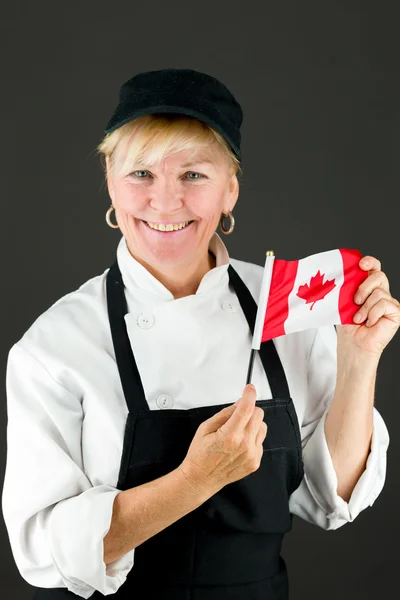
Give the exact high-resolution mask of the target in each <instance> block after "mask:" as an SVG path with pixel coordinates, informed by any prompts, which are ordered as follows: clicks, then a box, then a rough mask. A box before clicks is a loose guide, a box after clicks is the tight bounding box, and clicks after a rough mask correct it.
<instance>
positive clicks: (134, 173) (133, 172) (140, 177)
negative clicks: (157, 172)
mask: <svg viewBox="0 0 400 600" xmlns="http://www.w3.org/2000/svg"><path fill="white" fill-rule="evenodd" d="M137 173H148V171H144V170H141V171H132V173H130V175H136V174H137ZM139 179H143V177H142V176H141V175H139Z"/></svg>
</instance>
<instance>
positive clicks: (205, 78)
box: [3, 69, 389, 600]
mask: <svg viewBox="0 0 400 600" xmlns="http://www.w3.org/2000/svg"><path fill="white" fill-rule="evenodd" d="M241 122H242V110H241V108H240V106H239V104H238V103H237V101H236V100H235V99H234V97H233V96H232V94H231V93H230V91H229V90H228V89H227V88H226V87H225V86H224V85H223V84H222V83H220V82H219V81H218V80H216V79H215V78H213V77H211V76H209V75H206V74H203V73H199V72H196V71H193V70H187V69H165V70H160V71H152V72H147V73H139V74H137V75H136V76H135V77H133V78H132V79H130V80H129V81H127V82H126V83H125V84H124V85H123V86H122V87H121V91H120V100H119V104H118V106H117V108H116V110H115V112H114V114H113V116H112V118H111V120H110V122H109V124H108V126H107V129H106V130H105V133H106V135H105V138H104V140H103V141H102V143H101V144H100V146H99V151H100V153H101V154H102V155H103V156H105V168H106V177H107V185H108V190H109V194H110V198H111V206H110V208H109V210H108V211H107V215H106V220H107V223H108V225H110V226H111V227H119V228H120V230H121V232H122V237H121V239H120V241H119V244H118V248H117V252H116V260H115V262H114V263H113V264H112V266H111V267H110V269H106V270H105V271H104V272H103V273H102V274H100V275H98V276H95V277H93V278H91V279H89V280H88V281H87V282H85V283H84V284H82V285H81V286H80V288H79V289H77V290H75V291H73V292H71V293H69V294H67V295H66V296H64V297H63V298H60V299H59V300H58V301H57V302H55V303H54V304H53V305H52V306H51V307H50V308H49V309H48V310H46V311H45V312H44V313H43V314H42V315H40V317H39V318H38V319H37V320H36V321H35V322H34V323H33V324H32V326H31V327H30V328H29V329H28V331H27V332H26V333H25V334H24V335H23V336H22V338H21V339H20V340H19V341H18V342H17V343H15V344H14V346H13V347H12V348H11V350H10V353H9V357H8V365H7V398H8V455H7V467H6V479H5V485H4V490H3V513H4V517H5V521H6V525H7V529H8V533H9V537H10V543H11V547H12V551H13V555H14V558H15V561H16V564H17V567H18V569H19V571H20V573H21V575H22V576H23V577H24V579H25V580H26V581H28V582H29V583H30V584H31V585H33V586H35V587H36V588H38V589H37V591H36V593H35V598H36V599H51V600H58V599H61V598H67V597H71V598H72V597H82V598H89V597H93V598H100V597H101V595H111V594H115V597H116V598H132V599H135V600H142V599H146V600H149V599H150V600H151V599H153V598H162V599H163V600H180V599H182V600H183V599H184V598H185V599H186V598H187V599H189V598H195V599H196V600H213V599H215V598H218V600H224V599H226V600H228V599H229V600H236V599H237V600H239V599H240V600H249V599H250V598H251V599H254V600H261V599H264V600H266V599H268V600H270V599H271V600H273V599H278V598H279V599H284V598H287V597H288V580H287V573H286V565H285V562H284V560H283V558H282V557H281V555H280V551H281V545H282V539H283V536H284V534H285V533H287V532H288V531H290V529H291V526H292V515H293V514H297V515H298V516H300V517H301V518H303V519H305V520H307V521H309V522H311V523H314V524H315V525H318V526H320V527H322V528H324V529H335V528H337V527H340V526H342V525H344V524H345V523H346V522H349V521H353V520H354V519H355V518H356V516H357V515H358V514H359V513H360V512H361V511H362V510H364V509H365V508H367V507H368V506H370V505H372V504H373V502H374V500H375V498H376V497H377V496H378V494H379V493H380V491H381V490H382V487H383V485H384V480H385V474H386V451H387V447H388V443H389V437H388V432H387V429H386V426H385V423H384V422H383V420H382V417H381V416H380V415H379V413H378V411H377V410H376V409H375V408H374V409H373V435H372V440H371V448H370V453H369V455H368V461H367V462H366V464H365V469H363V470H362V472H360V476H359V478H358V481H357V485H356V486H355V487H354V489H353V490H352V493H351V497H350V496H349V498H347V499H346V500H345V499H344V498H343V497H341V496H339V494H338V491H337V486H338V479H337V477H336V473H335V468H334V465H333V462H332V458H331V455H330V452H329V449H328V446H327V441H326V437H325V432H324V423H325V419H326V416H327V412H328V409H329V407H330V404H331V402H332V397H333V394H334V391H335V384H336V344H337V338H336V332H335V329H334V327H321V328H318V329H313V330H311V329H309V330H305V331H301V332H298V333H295V334H291V335H286V336H282V337H279V338H277V339H274V340H270V341H269V342H267V343H264V344H262V348H261V350H260V352H259V353H258V354H257V356H256V359H255V364H254V369H253V382H254V386H255V387H254V386H251V385H247V386H246V387H245V388H244V390H243V382H244V381H245V378H246V372H247V366H248V359H249V356H250V349H251V339H252V331H253V326H254V321H255V315H256V302H255V299H258V296H259V292H260V286H261V280H262V274H263V269H262V267H261V266H259V265H256V264H252V263H249V262H245V261H242V260H239V259H233V258H230V257H229V255H228V252H227V249H226V247H225V245H224V244H223V242H222V239H221V238H220V237H219V235H218V234H217V233H216V228H217V226H218V223H220V226H221V231H222V232H223V233H224V234H230V233H232V231H233V230H234V218H233V215H232V211H233V209H234V206H235V204H236V201H237V198H238V193H239V184H238V178H237V173H238V172H240V171H241V166H240V165H241V156H240V125H241ZM113 210H115V218H116V223H114V222H113V221H112V220H111V213H112V211H113ZM225 216H228V217H229V219H230V226H229V228H225V227H224V217H225ZM160 224H161V225H160ZM166 224H169V225H168V226H165V227H163V225H166ZM175 226H176V227H175ZM255 227H257V224H255ZM172 229H173V231H172ZM175 229H176V230H175ZM236 400H237V402H236Z"/></svg>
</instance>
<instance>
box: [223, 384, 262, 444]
mask: <svg viewBox="0 0 400 600" xmlns="http://www.w3.org/2000/svg"><path fill="white" fill-rule="evenodd" d="M255 403H256V390H255V389H254V388H253V387H252V386H251V384H247V385H246V387H245V388H244V390H243V396H242V397H241V398H239V400H238V401H237V402H236V405H235V410H234V412H233V413H232V414H231V416H230V418H229V419H228V421H227V422H226V423H225V424H224V425H223V426H222V427H221V429H223V431H224V433H227V434H229V433H232V432H233V431H243V430H244V429H245V428H246V427H247V424H248V422H249V421H250V419H251V417H252V415H253V412H254V406H255Z"/></svg>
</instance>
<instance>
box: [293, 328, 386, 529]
mask: <svg viewBox="0 0 400 600" xmlns="http://www.w3.org/2000/svg"><path fill="white" fill-rule="evenodd" d="M336 350H337V335H336V330H335V328H334V326H333V325H329V326H323V327H319V328H317V330H316V335H315V338H314V341H313V344H312V347H311V350H310V354H309V359H308V367H307V378H308V398H307V406H306V410H305V414H304V419H303V423H302V426H301V439H302V448H303V464H304V477H303V480H302V482H301V484H300V486H299V487H298V488H297V490H295V491H294V492H293V494H292V495H291V496H290V499H289V508H290V512H291V513H293V514H296V515H298V516H299V517H301V518H302V519H304V520H306V521H308V522H310V523H313V524H315V525H318V526H319V527H322V528H323V529H337V528H338V527H341V526H342V525H344V524H345V523H347V522H350V521H353V520H354V519H355V518H356V517H357V515H358V514H359V513H360V512H361V511H362V510H364V509H365V508H367V507H368V506H372V505H373V503H374V501H375V499H376V498H377V497H378V495H379V494H380V492H381V491H382V488H383V486H384V483H385V478H386V456H387V448H388V446H389V433H388V430H387V427H386V425H385V422H384V420H383V419H382V417H381V415H380V414H379V412H378V411H377V410H376V408H375V407H374V409H373V434H372V441H371V451H370V454H369V456H368V459H367V463H366V469H365V471H364V472H363V473H362V474H361V476H360V478H359V480H358V481H357V484H356V486H355V487H354V489H353V492H352V495H351V497H350V499H349V502H346V501H345V500H343V498H341V497H340V496H339V495H338V494H337V486H338V480H337V476H336V472H335V469H334V466H333V462H332V458H331V455H330V452H329V448H328V444H327V441H326V437H325V432H324V424H325V418H326V415H327V413H328V410H329V407H330V404H331V402H332V398H333V395H334V392H335V386H336V372H337V358H336Z"/></svg>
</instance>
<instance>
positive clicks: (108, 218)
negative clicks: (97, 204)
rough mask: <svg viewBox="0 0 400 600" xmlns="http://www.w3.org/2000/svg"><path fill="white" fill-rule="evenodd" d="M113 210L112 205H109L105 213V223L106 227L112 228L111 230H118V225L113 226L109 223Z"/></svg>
mask: <svg viewBox="0 0 400 600" xmlns="http://www.w3.org/2000/svg"><path fill="white" fill-rule="evenodd" d="M113 210H114V207H113V205H112V204H111V206H110V208H109V209H108V211H107V212H106V221H107V225H109V226H110V227H112V228H113V229H118V227H119V225H118V223H117V224H116V225H114V223H111V218H110V216H111V213H112V211H113Z"/></svg>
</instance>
